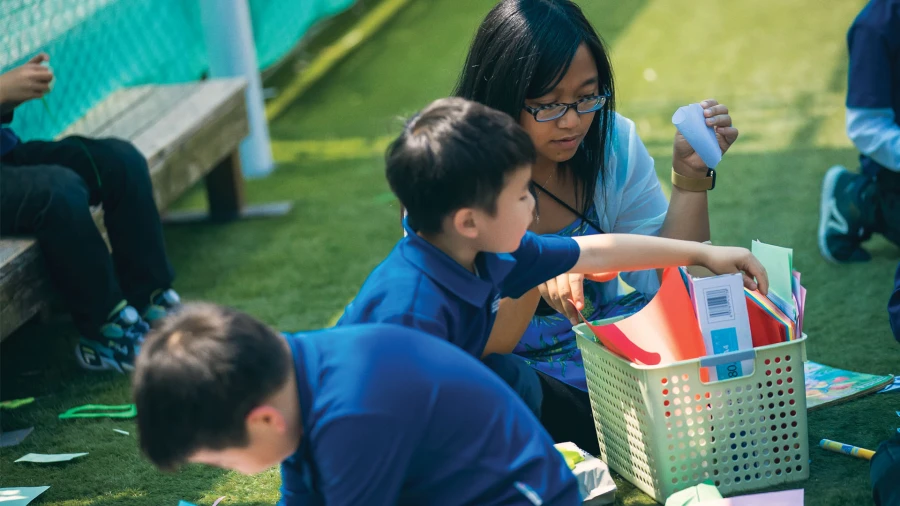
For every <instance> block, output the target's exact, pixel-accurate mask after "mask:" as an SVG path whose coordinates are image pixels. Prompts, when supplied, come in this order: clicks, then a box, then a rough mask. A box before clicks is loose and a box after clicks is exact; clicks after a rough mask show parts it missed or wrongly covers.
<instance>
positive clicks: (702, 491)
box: [666, 481, 722, 506]
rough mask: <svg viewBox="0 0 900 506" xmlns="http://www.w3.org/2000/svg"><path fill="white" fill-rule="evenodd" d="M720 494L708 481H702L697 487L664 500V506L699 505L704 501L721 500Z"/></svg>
mask: <svg viewBox="0 0 900 506" xmlns="http://www.w3.org/2000/svg"><path fill="white" fill-rule="evenodd" d="M721 498H722V494H720V493H719V489H717V488H716V486H715V485H713V484H712V483H711V482H709V481H704V482H703V483H700V484H699V485H694V486H693V487H690V488H686V489H684V490H682V491H680V492H676V493H674V494H672V495H670V496H669V498H668V499H666V506H689V505H692V504H701V503H703V502H705V501H715V500H716V499H721Z"/></svg>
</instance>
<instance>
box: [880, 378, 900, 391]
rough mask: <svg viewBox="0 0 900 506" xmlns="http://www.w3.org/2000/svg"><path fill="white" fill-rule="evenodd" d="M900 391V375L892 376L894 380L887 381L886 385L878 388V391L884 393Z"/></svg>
mask: <svg viewBox="0 0 900 506" xmlns="http://www.w3.org/2000/svg"><path fill="white" fill-rule="evenodd" d="M898 391H900V375H897V376H894V382H893V383H889V384H888V386H886V387H884V388H883V389H881V390H879V391H878V393H880V394H886V393H888V392H898Z"/></svg>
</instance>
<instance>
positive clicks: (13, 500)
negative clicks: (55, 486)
mask: <svg viewBox="0 0 900 506" xmlns="http://www.w3.org/2000/svg"><path fill="white" fill-rule="evenodd" d="M49 488H50V487H11V488H0V504H3V506H26V505H27V504H28V503H30V502H31V501H33V500H34V498H35V497H37V496H39V495H41V494H43V493H44V492H46V491H47V489H49Z"/></svg>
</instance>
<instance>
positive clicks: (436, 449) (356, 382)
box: [134, 304, 581, 506]
mask: <svg viewBox="0 0 900 506" xmlns="http://www.w3.org/2000/svg"><path fill="white" fill-rule="evenodd" d="M398 371H403V374H402V375H401V374H398V373H397V372H398ZM134 399H135V403H136V404H137V412H138V415H137V423H138V429H139V431H140V444H141V448H142V449H143V451H144V453H145V454H146V455H147V456H148V457H149V458H150V460H151V461H152V462H153V463H154V464H156V465H157V466H159V467H161V468H164V469H170V468H173V467H176V466H178V465H180V464H182V463H184V462H195V463H203V464H208V465H213V466H217V467H222V468H227V469H233V470H236V471H239V472H241V473H245V474H251V473H258V472H261V471H263V470H265V469H267V468H269V467H272V466H274V465H276V464H278V463H281V469H282V499H281V502H280V503H279V504H282V505H284V506H299V505H322V504H325V505H329V506H333V505H357V504H366V505H388V504H391V505H393V504H401V505H403V504H407V505H419V504H432V505H448V506H449V505H461V504H479V505H492V504H496V505H499V504H504V505H505V504H511V505H523V506H535V505H540V504H544V505H547V506H549V505H570V506H574V505H577V504H580V503H581V497H580V496H579V492H578V483H577V481H576V478H575V476H574V475H573V474H572V472H571V471H570V470H569V468H568V467H567V465H566V463H565V460H564V459H563V457H562V455H561V454H560V453H559V452H558V451H557V450H556V449H555V448H554V447H553V442H552V441H551V440H550V437H549V436H548V435H547V433H546V432H545V431H544V430H543V429H542V428H541V426H540V423H539V422H538V421H537V419H536V418H535V417H534V416H532V415H531V413H529V412H528V409H527V408H526V407H525V405H524V404H523V403H522V401H521V400H520V399H518V398H517V397H516V396H515V395H514V394H513V393H512V392H511V391H510V390H509V388H508V387H507V386H506V385H504V384H503V382H502V381H500V380H499V379H498V378H496V377H495V376H494V375H493V374H491V373H490V372H489V371H488V370H487V369H485V368H484V366H483V365H481V364H480V363H479V362H478V361H477V360H475V359H473V358H472V357H469V356H467V355H466V354H465V353H463V352H461V351H459V350H458V349H456V348H455V347H453V346H451V345H449V344H447V343H444V342H442V341H441V340H439V339H434V338H430V337H429V338H426V337H425V336H423V335H422V334H421V333H420V332H419V331H416V330H413V329H409V328H405V327H401V326H397V325H382V324H375V325H351V326H346V327H342V328H334V329H328V330H323V331H319V332H312V333H308V334H297V335H293V336H281V335H279V334H277V333H276V332H275V331H273V330H271V329H269V328H268V327H267V326H265V325H263V324H262V323H260V322H258V321H257V320H255V319H253V318H251V317H250V316H248V315H246V314H243V313H240V312H237V311H234V310H231V309H226V308H222V307H219V306H214V305H211V304H200V305H191V306H188V307H185V308H184V309H183V310H182V311H181V312H180V313H179V314H177V315H175V316H172V317H170V318H169V319H168V321H166V322H165V324H164V326H163V327H162V328H161V329H160V330H159V331H157V332H155V333H154V334H153V335H152V336H151V337H150V338H149V339H148V340H147V341H146V343H145V344H144V346H143V350H142V353H141V355H140V356H139V357H138V363H137V367H136V370H135V376H134Z"/></svg>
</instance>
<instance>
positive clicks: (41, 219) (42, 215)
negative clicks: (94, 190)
mask: <svg viewBox="0 0 900 506" xmlns="http://www.w3.org/2000/svg"><path fill="white" fill-rule="evenodd" d="M33 170H34V172H35V180H34V181H33V183H32V187H31V188H32V195H30V196H29V198H30V199H34V206H35V209H36V210H37V212H36V220H37V222H36V223H35V228H36V229H38V230H39V229H41V228H42V226H45V225H48V224H53V225H55V226H57V227H59V226H69V225H71V224H73V223H76V222H77V221H79V220H82V219H83V218H84V217H85V216H88V217H90V193H89V190H88V187H87V185H86V184H85V182H84V180H83V179H82V178H81V177H80V176H79V175H78V174H76V173H75V172H74V171H72V170H70V169H68V168H66V167H62V166H59V165H45V166H39V167H34V168H33Z"/></svg>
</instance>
